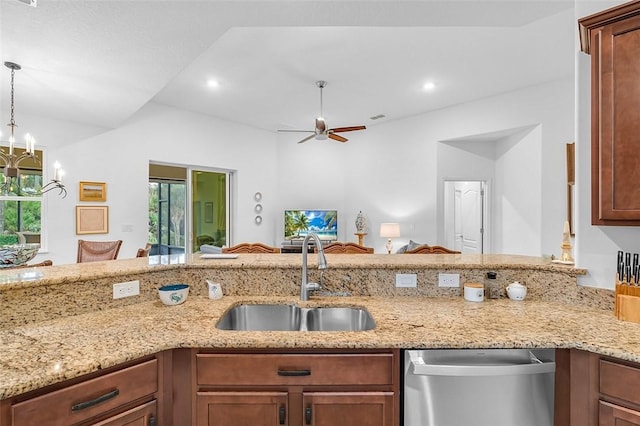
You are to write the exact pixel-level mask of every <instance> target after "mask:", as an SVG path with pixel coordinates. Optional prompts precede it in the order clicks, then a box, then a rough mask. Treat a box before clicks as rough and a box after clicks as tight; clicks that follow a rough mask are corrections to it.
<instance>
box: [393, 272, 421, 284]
mask: <svg viewBox="0 0 640 426" xmlns="http://www.w3.org/2000/svg"><path fill="white" fill-rule="evenodd" d="M417 286H418V276H417V275H416V274H396V287H417Z"/></svg>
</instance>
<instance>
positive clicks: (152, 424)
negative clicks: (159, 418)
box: [149, 416, 156, 426]
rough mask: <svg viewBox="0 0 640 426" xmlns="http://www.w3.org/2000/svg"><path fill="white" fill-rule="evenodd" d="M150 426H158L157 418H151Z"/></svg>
mask: <svg viewBox="0 0 640 426" xmlns="http://www.w3.org/2000/svg"><path fill="white" fill-rule="evenodd" d="M149 426H156V418H155V417H153V416H151V417H149Z"/></svg>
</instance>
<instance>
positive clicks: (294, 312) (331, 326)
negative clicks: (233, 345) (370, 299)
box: [216, 304, 376, 331]
mask: <svg viewBox="0 0 640 426" xmlns="http://www.w3.org/2000/svg"><path fill="white" fill-rule="evenodd" d="M216 327H217V328H218V329H220V330H238V331H240V330H242V331H365V330H373V329H374V328H376V322H375V321H374V319H373V317H372V316H371V314H370V313H369V311H367V310H366V309H364V308H350V307H347V308H343V307H320V308H301V307H299V306H296V305H281V304H255V305H249V304H244V305H238V306H234V307H233V308H231V309H229V310H228V311H227V312H226V313H225V314H224V315H223V316H222V318H221V319H220V321H219V322H218V324H217V325H216Z"/></svg>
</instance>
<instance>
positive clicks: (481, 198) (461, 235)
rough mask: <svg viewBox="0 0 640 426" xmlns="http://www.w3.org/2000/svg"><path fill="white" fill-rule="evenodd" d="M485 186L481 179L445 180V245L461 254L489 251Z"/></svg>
mask: <svg viewBox="0 0 640 426" xmlns="http://www.w3.org/2000/svg"><path fill="white" fill-rule="evenodd" d="M486 195H487V183H486V181H481V180H469V181H465V180H445V181H444V228H445V229H444V233H445V241H446V242H445V244H446V246H447V247H449V248H453V249H454V250H457V251H460V252H462V253H480V254H481V253H484V252H485V250H487V249H488V247H487V241H486V235H487V232H486V231H487V226H486V222H487V217H488V215H487V202H486V198H487V197H486Z"/></svg>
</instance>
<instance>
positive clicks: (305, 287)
mask: <svg viewBox="0 0 640 426" xmlns="http://www.w3.org/2000/svg"><path fill="white" fill-rule="evenodd" d="M311 238H313V240H314V242H315V244H316V247H317V250H318V269H320V270H324V269H327V267H328V265H327V259H326V258H325V257H324V250H323V248H322V241H320V237H318V235H317V234H316V233H314V232H309V233H308V234H307V236H306V237H304V240H303V241H302V281H301V283H300V300H309V292H310V291H313V290H320V284H318V283H310V282H309V274H308V272H307V252H308V251H309V240H310V239H311Z"/></svg>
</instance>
